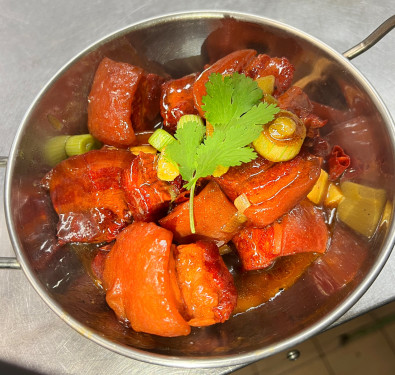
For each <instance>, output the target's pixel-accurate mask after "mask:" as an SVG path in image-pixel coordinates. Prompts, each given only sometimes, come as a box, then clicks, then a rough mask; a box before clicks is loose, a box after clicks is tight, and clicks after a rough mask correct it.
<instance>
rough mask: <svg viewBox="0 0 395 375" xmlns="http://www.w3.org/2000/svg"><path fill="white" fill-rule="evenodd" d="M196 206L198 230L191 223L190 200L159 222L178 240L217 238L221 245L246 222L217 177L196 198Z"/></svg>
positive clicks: (180, 241)
mask: <svg viewBox="0 0 395 375" xmlns="http://www.w3.org/2000/svg"><path fill="white" fill-rule="evenodd" d="M193 210H194V219H195V229H196V233H195V234H192V232H191V227H190V221H189V201H187V202H184V203H181V204H179V205H178V206H177V207H175V208H174V209H173V211H171V212H170V214H168V215H167V216H166V217H164V218H163V219H161V220H159V223H160V225H161V226H162V227H164V228H166V229H168V230H170V231H171V232H173V234H174V239H175V241H176V242H178V243H187V242H193V241H197V240H202V239H206V240H213V241H215V242H216V243H217V245H218V246H221V245H223V244H224V243H226V242H228V241H230V240H231V238H232V237H233V236H234V235H235V234H236V232H237V231H238V230H239V229H240V228H241V227H242V225H243V220H241V218H240V216H239V215H238V212H237V209H236V207H235V206H234V205H233V204H232V203H231V202H230V201H229V200H228V198H227V197H226V195H225V194H224V193H223V192H222V190H221V188H220V187H219V186H218V184H217V183H216V182H214V181H210V182H209V183H208V184H207V186H205V187H204V189H203V190H202V191H201V192H200V193H199V194H198V195H197V196H196V197H195V198H194V209H193Z"/></svg>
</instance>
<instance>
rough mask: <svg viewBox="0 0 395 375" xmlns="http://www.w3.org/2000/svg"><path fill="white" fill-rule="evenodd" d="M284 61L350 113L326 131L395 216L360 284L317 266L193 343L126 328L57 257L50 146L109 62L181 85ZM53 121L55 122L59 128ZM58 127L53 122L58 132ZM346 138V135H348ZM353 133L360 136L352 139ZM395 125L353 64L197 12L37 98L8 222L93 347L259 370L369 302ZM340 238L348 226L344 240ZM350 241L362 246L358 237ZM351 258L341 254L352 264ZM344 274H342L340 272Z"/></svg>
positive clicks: (143, 33)
mask: <svg viewBox="0 0 395 375" xmlns="http://www.w3.org/2000/svg"><path fill="white" fill-rule="evenodd" d="M243 48H254V49H256V50H257V51H258V52H259V53H267V54H269V55H272V56H286V57H287V58H288V59H289V60H290V61H291V62H292V63H293V64H294V65H295V68H296V76H295V82H298V83H299V84H300V85H303V87H304V89H305V90H306V92H307V93H308V94H309V95H310V96H311V97H312V99H313V100H314V101H316V102H318V103H323V104H326V105H332V106H334V107H336V108H338V109H339V111H340V112H342V113H352V114H353V117H352V118H351V119H350V121H354V122H355V123H357V125H358V126H357V128H355V127H352V126H345V127H343V131H339V126H336V121H335V120H334V119H332V121H330V124H329V125H328V126H327V128H326V129H325V132H327V133H328V137H330V138H331V140H332V141H333V142H338V143H339V144H341V145H345V147H346V149H347V150H350V153H351V157H352V158H353V157H355V158H357V157H358V158H359V157H362V159H363V163H362V164H361V168H360V170H359V171H358V172H359V173H358V177H357V178H358V181H361V182H363V183H366V184H370V185H371V186H375V187H380V188H385V189H386V191H387V195H388V201H389V202H390V205H391V214H390V215H389V217H388V219H387V220H386V221H385V222H384V223H383V225H382V226H381V227H380V229H379V230H378V231H377V233H376V234H375V236H374V237H373V238H372V239H371V240H369V241H364V240H362V239H360V238H359V237H358V236H357V237H355V238H356V239H355V241H357V243H359V242H358V241H361V244H362V245H361V247H363V251H364V253H363V254H364V255H363V257H361V259H360V261H359V262H357V269H356V270H355V274H354V275H353V278H352V280H351V281H349V282H348V283H344V285H340V284H338V285H337V284H336V285H335V284H334V283H333V282H332V284H331V282H330V280H331V275H327V274H325V270H323V268H322V267H321V266H322V264H321V265H320V262H319V261H317V262H316V263H315V264H313V265H312V266H311V267H310V268H309V269H308V271H307V272H305V274H304V275H303V276H302V277H301V278H300V279H299V280H298V281H297V282H296V283H295V284H294V285H293V286H292V287H291V288H289V289H288V290H286V291H285V292H284V293H282V294H280V295H279V296H278V297H276V298H275V299H273V300H272V301H270V302H268V303H266V304H264V305H262V306H261V307H259V308H255V309H253V310H251V311H249V312H247V313H244V314H239V315H237V316H234V317H232V318H231V319H230V320H229V321H228V322H226V323H224V324H217V325H215V326H211V327H206V328H196V329H193V331H192V333H191V334H190V335H189V336H187V337H178V338H163V337H158V336H153V335H148V334H144V333H136V332H134V331H133V330H131V329H127V328H125V327H123V326H122V325H121V324H119V323H118V322H117V320H116V318H115V315H114V314H113V312H112V311H111V310H110V309H109V308H108V306H107V305H106V304H105V299H104V294H103V292H102V291H101V290H100V289H98V288H97V287H96V286H95V285H94V284H93V282H92V280H91V278H90V277H89V275H88V274H87V272H86V271H85V268H84V267H83V264H82V262H81V258H80V257H79V256H78V254H79V252H80V251H81V249H79V251H75V250H76V248H73V246H65V247H63V248H57V247H56V237H55V232H56V222H57V217H56V215H55V213H54V212H53V209H52V207H51V203H50V201H49V198H48V196H47V195H46V194H45V193H43V191H42V190H41V189H40V187H39V182H40V180H41V178H42V177H43V176H44V174H45V173H46V172H48V170H49V166H48V165H47V164H46V163H45V160H44V157H43V150H44V144H45V141H46V140H47V139H49V138H51V137H53V136H55V135H60V134H77V133H82V132H86V131H87V128H86V122H87V121H86V120H87V96H88V93H89V90H90V86H91V83H92V79H93V75H94V73H95V70H96V68H97V66H98V64H99V62H100V61H101V59H102V58H103V57H104V56H108V57H110V58H112V59H115V60H118V61H125V62H129V63H132V64H135V65H139V66H141V67H143V68H145V69H146V70H149V71H151V72H154V73H159V74H162V75H163V74H166V75H170V76H172V77H181V76H183V75H185V74H188V73H191V72H194V71H199V70H201V69H202V67H203V66H204V65H205V64H206V63H210V62H213V61H215V60H217V59H218V58H220V57H222V56H224V55H226V54H227V53H229V52H232V51H234V50H238V49H243ZM51 119H52V120H51ZM54 119H57V121H55V120H54ZM344 129H345V130H344ZM355 131H357V136H355V134H352V133H355ZM394 152H395V137H394V125H393V123H392V120H391V118H390V115H389V113H388V111H387V110H386V108H385V106H384V105H383V103H382V101H381V100H380V98H379V96H378V95H377V93H376V92H375V90H374V89H373V88H372V87H371V85H370V84H369V83H368V82H367V81H366V79H365V78H364V77H363V76H362V75H361V73H359V71H358V70H357V69H356V68H355V67H354V66H353V65H352V64H351V63H350V62H349V60H348V59H347V58H345V57H344V56H342V55H341V54H339V53H338V52H336V51H334V50H333V49H331V48H330V47H328V46H327V45H325V44H323V43H322V42H320V41H319V40H317V39H314V38H313V37H311V36H309V35H307V34H305V33H303V32H300V31H298V30H296V29H294V28H291V27H289V26H287V25H284V24H281V23H279V22H275V21H272V20H269V19H264V18H260V17H254V16H251V15H244V14H235V13H223V12H210V13H207V12H197V13H189V14H176V15H169V16H164V17H160V18H155V19H151V20H147V21H144V22H141V23H139V24H136V25H133V26H131V27H128V28H126V29H123V30H120V31H118V32H116V33H114V34H112V35H111V36H109V37H107V38H105V39H103V40H100V41H99V42H97V43H95V44H94V45H92V46H90V47H89V48H87V49H86V50H85V51H83V52H82V53H80V54H79V55H78V56H76V57H75V58H74V59H73V60H72V61H70V62H69V63H68V64H66V65H65V66H64V67H63V68H62V69H61V70H60V71H59V72H58V73H57V74H56V75H55V77H54V78H53V79H52V80H51V81H50V82H49V83H48V84H47V85H46V87H45V88H44V89H43V90H42V91H41V93H40V94H39V95H38V97H37V98H36V100H35V101H34V103H33V104H32V106H31V107H30V109H29V110H28V112H27V114H26V115H25V117H24V119H23V121H22V124H21V125H20V128H19V130H18V133H17V136H16V138H15V141H14V144H13V146H12V150H11V153H10V156H9V162H8V166H7V174H6V191H5V195H6V218H7V224H8V228H9V233H10V237H11V240H12V243H13V246H14V249H15V252H16V255H17V259H18V261H19V263H20V264H21V266H22V268H23V270H24V272H25V274H26V276H27V277H28V279H29V280H30V282H31V283H32V285H33V286H34V288H35V289H36V290H37V292H38V293H39V294H40V296H41V297H42V298H43V299H44V300H45V302H46V303H47V304H48V305H49V306H50V307H51V309H52V310H53V311H55V312H56V313H57V314H58V315H59V316H60V317H61V318H62V319H63V320H64V321H66V322H67V323H68V324H69V325H71V326H72V327H73V328H74V329H76V330H77V331H78V332H80V333H81V334H83V335H84V336H86V337H87V338H89V339H91V340H93V341H95V342H96V343H98V344H100V345H102V346H104V347H106V348H108V349H110V350H113V351H115V352H117V353H120V354H123V355H125V356H128V357H131V358H134V359H137V360H141V361H146V362H150V363H154V364H159V365H169V366H178V367H221V366H229V365H234V364H240V363H247V362H251V361H255V360H258V359H261V358H264V357H267V356H269V355H272V354H274V353H277V352H279V351H282V350H284V349H286V348H289V347H291V346H294V345H296V344H298V343H300V342H301V341H304V340H306V339H307V338H309V337H311V336H313V335H314V334H317V333H319V332H320V331H322V330H323V329H324V328H325V327H327V326H328V325H330V324H331V323H333V322H334V321H335V320H336V319H338V318H339V317H340V316H341V315H342V314H344V313H345V312H346V311H347V310H348V309H349V308H350V307H351V306H352V305H353V304H354V303H355V302H356V301H357V300H358V299H359V298H360V297H361V295H362V294H363V293H364V292H365V291H366V289H367V288H368V287H369V285H370V284H371V283H372V282H373V280H374V279H375V278H376V276H377V275H378V273H379V272H380V270H381V268H382V267H383V265H384V263H385V261H386V260H387V258H388V256H389V254H390V251H391V249H392V246H393V243H394V235H395V232H394V223H393V220H392V211H393V207H392V202H393V197H394V186H395V183H394V182H395V181H394V179H395V173H394V172H395V165H394V160H395V158H394ZM341 230H343V227H342V226H341V225H338V226H336V227H335V232H336V231H341ZM352 238H354V237H352ZM347 251H349V249H348V248H344V253H346V252H347ZM343 266H344V265H343V264H340V263H339V268H341V267H343Z"/></svg>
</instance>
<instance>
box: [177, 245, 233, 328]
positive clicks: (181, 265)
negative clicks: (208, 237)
mask: <svg viewBox="0 0 395 375" xmlns="http://www.w3.org/2000/svg"><path fill="white" fill-rule="evenodd" d="M175 255H176V257H175V260H176V272H177V279H178V284H179V286H180V289H181V295H182V297H183V300H184V302H185V305H186V314H187V316H188V318H189V321H188V324H190V325H191V326H196V327H201V326H207V325H211V324H215V323H223V322H224V321H226V320H227V319H229V317H230V315H231V314H232V311H233V309H234V307H235V306H236V302H237V290H236V288H235V285H234V282H233V277H232V275H231V274H230V272H229V271H228V269H227V268H226V265H225V263H224V261H223V260H222V257H221V255H220V254H219V250H218V247H217V246H216V245H215V243H213V242H208V241H198V242H196V243H192V244H188V245H180V246H178V247H177V250H176V251H175Z"/></svg>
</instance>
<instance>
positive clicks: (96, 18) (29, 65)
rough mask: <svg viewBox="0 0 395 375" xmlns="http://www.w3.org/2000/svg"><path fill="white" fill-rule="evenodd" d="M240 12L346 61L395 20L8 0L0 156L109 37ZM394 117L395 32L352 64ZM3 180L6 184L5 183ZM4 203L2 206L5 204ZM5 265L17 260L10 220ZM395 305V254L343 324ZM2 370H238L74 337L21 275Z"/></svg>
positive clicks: (346, 9)
mask: <svg viewBox="0 0 395 375" xmlns="http://www.w3.org/2000/svg"><path fill="white" fill-rule="evenodd" d="M208 9H209V10H231V11H240V12H244V13H251V14H255V15H260V16H264V17H268V18H272V19H276V20H278V21H281V22H284V23H287V24H289V25H291V26H294V27H296V28H298V29H300V30H302V31H304V32H307V33H309V34H311V35H313V36H314V37H316V38H319V39H321V40H322V41H324V42H325V43H327V44H328V45H330V46H331V47H333V48H334V49H336V50H337V51H339V52H344V51H345V50H347V49H348V48H350V47H352V46H353V45H355V44H357V43H359V42H360V41H361V40H362V39H364V38H365V37H366V36H367V35H368V34H369V33H370V32H371V31H373V30H374V29H375V28H376V27H377V26H378V25H379V24H380V23H381V22H383V21H384V20H385V19H386V18H388V17H389V16H391V15H393V14H395V3H394V1H393V0H382V1H377V0H362V1H361V0H348V1H342V0H332V1H326V2H323V1H321V0H299V1H292V2H291V1H286V0H276V1H270V2H269V1H260V2H258V1H254V2H252V1H239V2H236V1H226V0H217V1H216V2H213V1H195V2H191V3H187V2H185V1H184V2H181V1H175V0H145V1H136V0H128V1H125V0H118V1H117V0H111V1H110V0H107V1H106V0H101V1H100V0H95V1H80V0H69V1H61V0H40V1H38V0H36V1H29V0H19V1H14V0H0V51H1V53H0V88H1V90H0V132H1V134H2V135H1V137H2V138H3V141H2V142H1V143H0V155H7V154H8V152H9V149H10V147H11V144H12V141H13V138H14V135H15V133H16V130H17V128H18V126H19V123H20V122H21V120H22V117H23V115H24V113H25V112H26V110H27V108H28V107H29V105H30V104H31V102H32V101H33V100H34V98H35V96H36V94H37V93H38V92H39V90H40V89H41V88H42V87H43V86H44V84H45V83H46V82H47V81H48V80H49V79H50V78H51V77H52V75H53V74H54V73H55V72H56V71H57V70H58V69H59V68H60V67H61V66H62V65H63V64H65V63H66V62H67V61H68V60H69V59H71V58H72V57H73V56H74V55H75V54H77V53H78V52H79V51H81V50H82V49H84V48H85V47H87V46H88V45H90V44H91V43H93V42H94V41H96V40H97V39H99V38H102V37H104V36H106V35H107V34H109V33H111V32H113V31H115V30H118V29H120V28H123V27H125V26H127V25H130V24H132V23H135V22H138V21H141V20H143V19H146V18H150V17H154V16H159V15H163V14H166V13H171V12H179V11H188V10H208ZM353 64H354V65H355V66H356V67H357V68H358V69H359V70H360V71H361V72H362V73H363V74H364V75H365V77H366V78H367V79H368V80H369V81H370V82H371V83H372V84H373V86H374V87H375V88H376V90H377V91H378V92H379V94H380V96H381V98H382V99H383V101H384V103H385V104H386V105H387V107H388V109H389V111H390V113H391V114H392V116H393V117H395V100H394V93H395V89H394V88H395V30H394V31H393V32H392V33H390V34H389V35H387V36H386V37H385V38H384V39H383V40H381V41H380V42H379V43H378V44H377V45H376V46H374V47H373V49H371V50H369V51H368V52H366V53H365V54H363V55H362V56H359V57H357V58H356V59H355V60H353ZM1 179H3V176H1ZM1 204H2V203H1ZM0 236H1V237H0V238H1V242H0V256H13V250H12V247H11V243H10V241H9V239H8V234H7V228H6V224H5V219H4V217H3V216H1V218H0ZM394 299H395V252H393V253H392V256H391V257H390V259H389V260H388V262H387V264H386V265H385V267H384V269H383V271H382V272H381V274H380V275H379V277H378V278H377V279H376V281H375V282H374V284H373V285H372V286H371V288H370V289H369V290H368V291H367V293H366V294H365V295H364V296H363V297H362V298H361V299H360V300H359V302H358V303H357V304H356V305H354V307H353V308H351V309H350V310H349V311H348V312H347V314H345V316H343V317H342V318H341V319H340V320H339V322H343V321H345V320H346V319H350V318H352V317H355V316H357V315H360V314H362V313H364V312H366V311H368V310H370V309H373V308H375V307H377V306H380V305H382V304H384V303H386V302H389V301H391V300H394ZM0 301H1V304H0V321H1V326H0V362H2V361H3V362H9V363H16V364H18V365H19V366H22V367H25V368H30V369H34V370H36V371H38V372H40V373H43V374H82V373H84V374H95V375H96V374H112V375H116V374H137V373H138V374H153V373H155V374H162V373H163V374H165V373H168V372H169V371H170V372H171V373H172V374H197V373H199V374H204V373H207V374H224V373H229V372H231V371H232V370H234V369H235V367H233V368H231V367H229V368H220V369H208V370H202V369H200V370H187V369H186V370H184V369H169V368H166V367H161V366H153V365H149V364H146V363H142V362H138V361H134V360H131V359H128V358H125V357H122V356H120V355H118V354H115V353H112V352H110V351H108V350H107V349H104V348H102V347H100V346H98V345H97V344H95V343H93V342H91V341H89V340H88V339H86V338H85V337H83V336H81V335H80V334H79V333H77V332H75V331H74V330H73V329H71V328H70V327H69V326H68V325H66V324H65V323H64V322H63V321H62V320H61V319H60V318H58V317H57V316H56V315H55V314H54V313H53V312H52V311H51V310H50V309H49V308H48V307H47V306H46V305H45V304H44V302H43V301H42V300H41V299H40V297H39V296H38V294H37V293H36V292H35V291H34V290H33V288H32V287H31V286H30V284H29V282H28V281H27V279H26V277H25V276H24V274H23V272H22V271H18V270H1V271H0Z"/></svg>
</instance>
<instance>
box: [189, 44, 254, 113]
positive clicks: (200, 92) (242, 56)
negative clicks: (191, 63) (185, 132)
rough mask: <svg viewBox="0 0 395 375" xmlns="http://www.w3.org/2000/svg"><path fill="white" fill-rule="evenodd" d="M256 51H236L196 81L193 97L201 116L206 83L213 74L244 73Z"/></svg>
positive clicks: (207, 70)
mask: <svg viewBox="0 0 395 375" xmlns="http://www.w3.org/2000/svg"><path fill="white" fill-rule="evenodd" d="M255 55H256V51H255V50H253V49H244V50H240V51H235V52H232V53H230V54H229V55H226V56H225V57H223V58H222V59H220V60H218V61H217V62H215V63H214V64H212V65H210V66H209V67H208V68H207V69H205V70H204V71H203V72H202V73H201V74H200V75H199V77H198V78H197V79H196V81H195V83H194V85H193V96H194V101H195V108H197V110H198V111H199V114H200V116H202V117H204V111H203V109H202V105H203V100H202V98H203V96H205V95H206V93H207V92H206V83H207V81H208V79H209V76H210V74H212V73H221V74H232V73H234V72H238V73H242V71H243V69H244V68H245V67H246V66H247V64H248V63H249V62H250V61H251V60H252V59H253V58H254V56H255Z"/></svg>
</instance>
